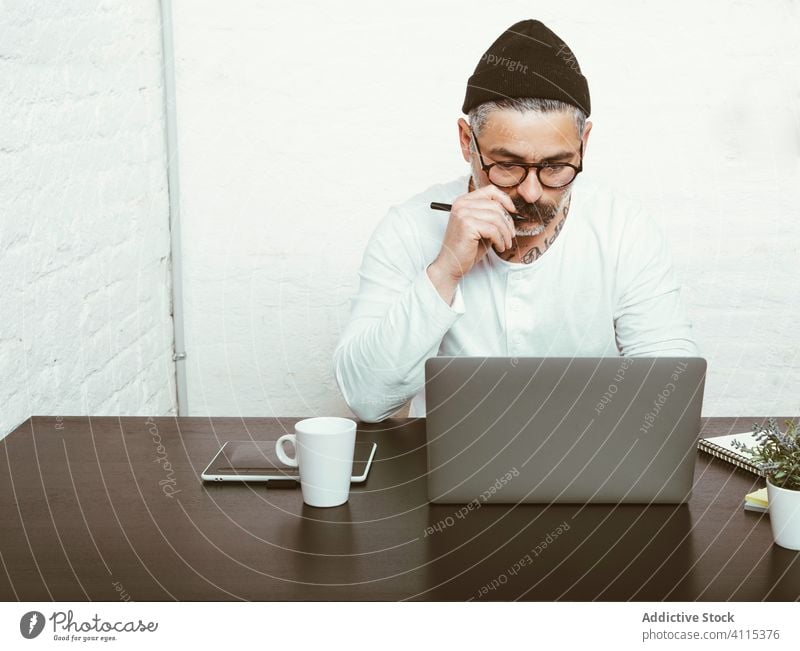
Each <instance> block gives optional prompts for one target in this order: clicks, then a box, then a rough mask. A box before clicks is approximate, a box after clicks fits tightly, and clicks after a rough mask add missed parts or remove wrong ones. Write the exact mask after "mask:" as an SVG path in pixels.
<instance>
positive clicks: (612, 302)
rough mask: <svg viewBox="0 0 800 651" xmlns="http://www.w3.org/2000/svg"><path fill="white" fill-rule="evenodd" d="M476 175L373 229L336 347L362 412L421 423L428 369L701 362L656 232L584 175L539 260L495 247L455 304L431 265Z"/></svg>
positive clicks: (402, 208)
mask: <svg viewBox="0 0 800 651" xmlns="http://www.w3.org/2000/svg"><path fill="white" fill-rule="evenodd" d="M468 182H469V177H468V176H464V177H461V178H459V179H457V180H455V181H452V182H450V183H446V184H440V185H435V186H433V187H431V188H429V189H428V190H426V191H425V192H423V193H421V194H419V195H417V196H416V197H414V198H412V199H410V200H409V201H407V202H406V203H404V204H401V205H398V206H393V207H392V208H391V209H390V210H389V212H388V213H387V214H386V216H385V217H384V218H383V219H382V220H381V221H380V223H379V224H378V226H377V227H376V229H375V231H374V233H373V234H372V236H371V238H370V240H369V242H368V244H367V248H366V251H365V252H364V257H363V260H362V264H361V269H360V271H359V288H358V293H357V295H356V296H355V297H354V298H353V299H352V304H351V315H350V320H349V322H348V323H347V326H346V327H345V329H344V332H343V333H342V336H341V339H340V341H339V344H338V346H337V347H336V350H335V352H334V370H335V375H336V381H337V383H338V385H339V388H340V390H341V391H342V394H343V396H344V399H345V401H346V402H347V404H348V405H349V406H350V408H351V409H352V411H353V412H354V413H355V415H356V416H357V417H358V418H360V419H361V420H362V421H366V422H378V421H381V420H383V419H385V418H387V417H388V416H390V415H391V414H392V413H393V412H394V411H396V410H397V408H398V407H400V406H402V405H403V404H404V403H405V402H406V401H407V400H408V399H409V398H412V397H413V400H412V402H411V408H410V411H409V416H412V417H418V416H424V415H425V394H424V385H425V369H424V365H425V360H426V359H428V358H429V357H433V356H436V355H458V356H493V357H524V356H528V357H609V356H617V355H623V356H697V355H698V351H697V347H696V345H695V342H694V340H693V336H692V328H691V324H690V323H689V321H688V319H687V318H686V316H685V313H684V310H683V309H682V306H681V303H680V288H679V285H678V282H677V280H676V277H675V274H674V272H673V269H672V261H671V257H670V254H669V251H668V249H667V246H666V240H665V237H664V235H663V232H662V231H661V229H660V227H659V226H658V224H657V223H656V222H655V221H653V220H652V218H651V217H649V216H648V215H647V214H646V213H645V212H643V211H642V210H641V208H639V207H638V206H637V205H636V204H634V203H632V202H631V201H629V200H626V199H623V198H620V197H619V196H617V195H615V194H614V193H612V192H610V191H608V190H607V189H605V188H603V187H602V186H599V185H598V184H597V183H595V182H593V181H592V180H591V179H589V178H588V177H587V175H585V174H584V175H582V176H579V177H578V178H577V179H576V180H575V182H574V183H573V186H572V198H571V200H570V208H569V214H568V215H567V219H566V220H565V222H564V226H563V227H562V230H561V233H560V234H559V236H558V237H557V238H556V240H555V242H554V243H553V244H552V245H551V246H550V248H549V249H547V251H545V252H544V253H543V254H542V256H541V257H540V258H539V259H538V260H536V261H535V262H533V263H531V264H522V263H511V262H506V261H505V260H503V259H501V258H500V256H498V255H497V254H496V253H495V251H494V250H493V249H490V250H489V252H488V253H487V254H486V256H484V257H483V258H482V259H481V260H480V261H479V262H478V263H477V264H476V265H475V266H474V267H473V268H472V269H471V270H470V271H469V273H467V274H466V275H465V276H464V277H463V278H462V279H461V281H460V283H459V285H458V287H457V289H456V293H455V296H454V298H453V301H452V303H451V304H450V305H448V304H447V302H446V301H445V300H444V299H442V297H441V296H440V295H439V293H438V292H437V291H436V288H435V287H434V286H433V283H432V282H431V280H430V278H429V277H428V274H427V273H426V269H427V267H428V265H429V264H430V263H431V262H433V261H434V259H435V258H436V256H437V255H438V253H439V250H440V248H441V245H442V241H443V239H444V233H445V228H446V227H447V221H448V219H449V214H448V213H446V212H440V211H435V210H431V208H430V203H431V201H439V202H444V203H452V202H453V201H455V199H456V197H458V196H461V195H463V194H465V193H466V192H467V191H468V189H467V187H468Z"/></svg>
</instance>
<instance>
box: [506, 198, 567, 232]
mask: <svg viewBox="0 0 800 651" xmlns="http://www.w3.org/2000/svg"><path fill="white" fill-rule="evenodd" d="M511 201H513V202H514V208H515V209H516V211H517V214H518V215H520V216H521V217H524V218H525V219H530V220H535V221H539V222H541V223H542V224H543V225H544V226H545V227H547V225H548V224H549V223H550V222H551V221H553V218H554V217H555V216H556V213H557V212H558V203H547V202H543V201H537V202H535V203H528V202H527V201H525V200H524V199H522V198H521V197H513V198H512V199H511Z"/></svg>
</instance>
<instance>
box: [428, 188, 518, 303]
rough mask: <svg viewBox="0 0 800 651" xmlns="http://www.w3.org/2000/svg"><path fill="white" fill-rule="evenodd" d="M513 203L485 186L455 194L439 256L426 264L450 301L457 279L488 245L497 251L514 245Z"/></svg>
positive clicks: (439, 289)
mask: <svg viewBox="0 0 800 651" xmlns="http://www.w3.org/2000/svg"><path fill="white" fill-rule="evenodd" d="M514 212H516V208H515V207H514V202H513V201H511V197H509V196H508V195H507V194H506V193H505V192H503V191H502V190H500V189H499V188H497V187H495V186H493V185H487V186H484V187H482V188H478V189H477V190H473V191H472V192H470V193H468V194H465V195H462V196H460V197H458V199H456V200H455V202H454V203H453V207H452V209H451V210H450V219H449V221H448V222H447V230H446V231H445V234H444V241H443V242H442V248H441V250H440V251H439V255H437V256H436V259H435V260H434V261H433V262H432V263H431V264H430V265H429V266H428V276H429V277H430V279H431V281H432V282H433V284H434V286H435V287H436V289H437V291H438V292H439V294H440V295H441V297H442V298H443V299H444V300H445V301H447V303H448V304H449V303H450V302H451V301H452V300H453V295H454V294H455V288H456V285H457V284H458V281H459V280H461V278H463V277H464V276H465V275H466V274H467V273H468V272H469V270H470V269H472V267H474V266H475V264H477V262H478V261H479V260H480V259H481V258H483V256H485V255H486V254H487V253H488V251H489V247H490V246H494V247H495V249H496V250H497V252H498V253H502V252H503V251H505V250H506V249H509V248H511V247H512V246H513V245H514V220H513V219H511V217H509V216H508V213H514Z"/></svg>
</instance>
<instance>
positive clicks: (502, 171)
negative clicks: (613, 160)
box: [472, 132, 583, 189]
mask: <svg viewBox="0 0 800 651" xmlns="http://www.w3.org/2000/svg"><path fill="white" fill-rule="evenodd" d="M472 142H474V143H475V151H477V152H478V158H479V159H480V161H481V169H483V171H484V172H486V175H487V176H488V177H489V180H490V181H491V182H492V183H493V184H494V185H496V186H498V187H500V188H513V187H515V186H517V185H519V184H520V183H522V182H523V181H524V180H525V179H527V178H528V172H530V171H531V169H535V170H536V178H538V179H539V183H540V184H541V185H542V187H545V188H552V189H557V188H563V187H566V186H568V185H569V184H570V183H572V182H573V181H574V180H575V177H576V176H578V174H579V173H580V172H582V171H583V141H581V160H580V163H578V166H577V167H576V166H575V165H572V164H570V163H506V162H503V163H492V164H490V165H487V164H486V163H485V162H484V161H483V154H481V148H480V147H479V146H478V139H477V138H476V137H475V133H474V132H473V133H472Z"/></svg>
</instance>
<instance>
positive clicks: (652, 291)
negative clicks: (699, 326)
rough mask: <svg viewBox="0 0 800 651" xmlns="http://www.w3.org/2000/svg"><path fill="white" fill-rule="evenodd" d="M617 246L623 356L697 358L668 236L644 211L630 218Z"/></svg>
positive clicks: (618, 329) (619, 333)
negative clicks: (668, 245)
mask: <svg viewBox="0 0 800 651" xmlns="http://www.w3.org/2000/svg"><path fill="white" fill-rule="evenodd" d="M622 242H623V244H622V246H621V247H620V250H619V256H620V257H619V260H618V274H617V291H616V307H615V311H614V329H615V331H616V340H617V347H618V348H619V351H620V354H622V355H623V356H626V357H642V356H652V357H670V356H674V357H697V356H699V352H698V349H697V345H696V344H695V341H694V337H693V334H692V326H691V323H690V321H689V319H688V318H687V316H686V313H685V311H684V308H683V305H682V304H681V300H680V286H679V284H678V281H677V278H676V275H675V272H674V270H673V267H672V258H671V255H670V253H669V249H668V247H667V240H666V237H665V236H664V234H663V232H662V231H661V228H660V227H659V225H658V224H657V223H656V222H655V221H654V220H653V219H652V218H651V217H650V216H649V215H648V214H646V213H644V212H636V213H634V214H633V215H632V218H631V219H630V220H629V221H628V223H627V225H626V228H625V231H624V235H623V240H622Z"/></svg>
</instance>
